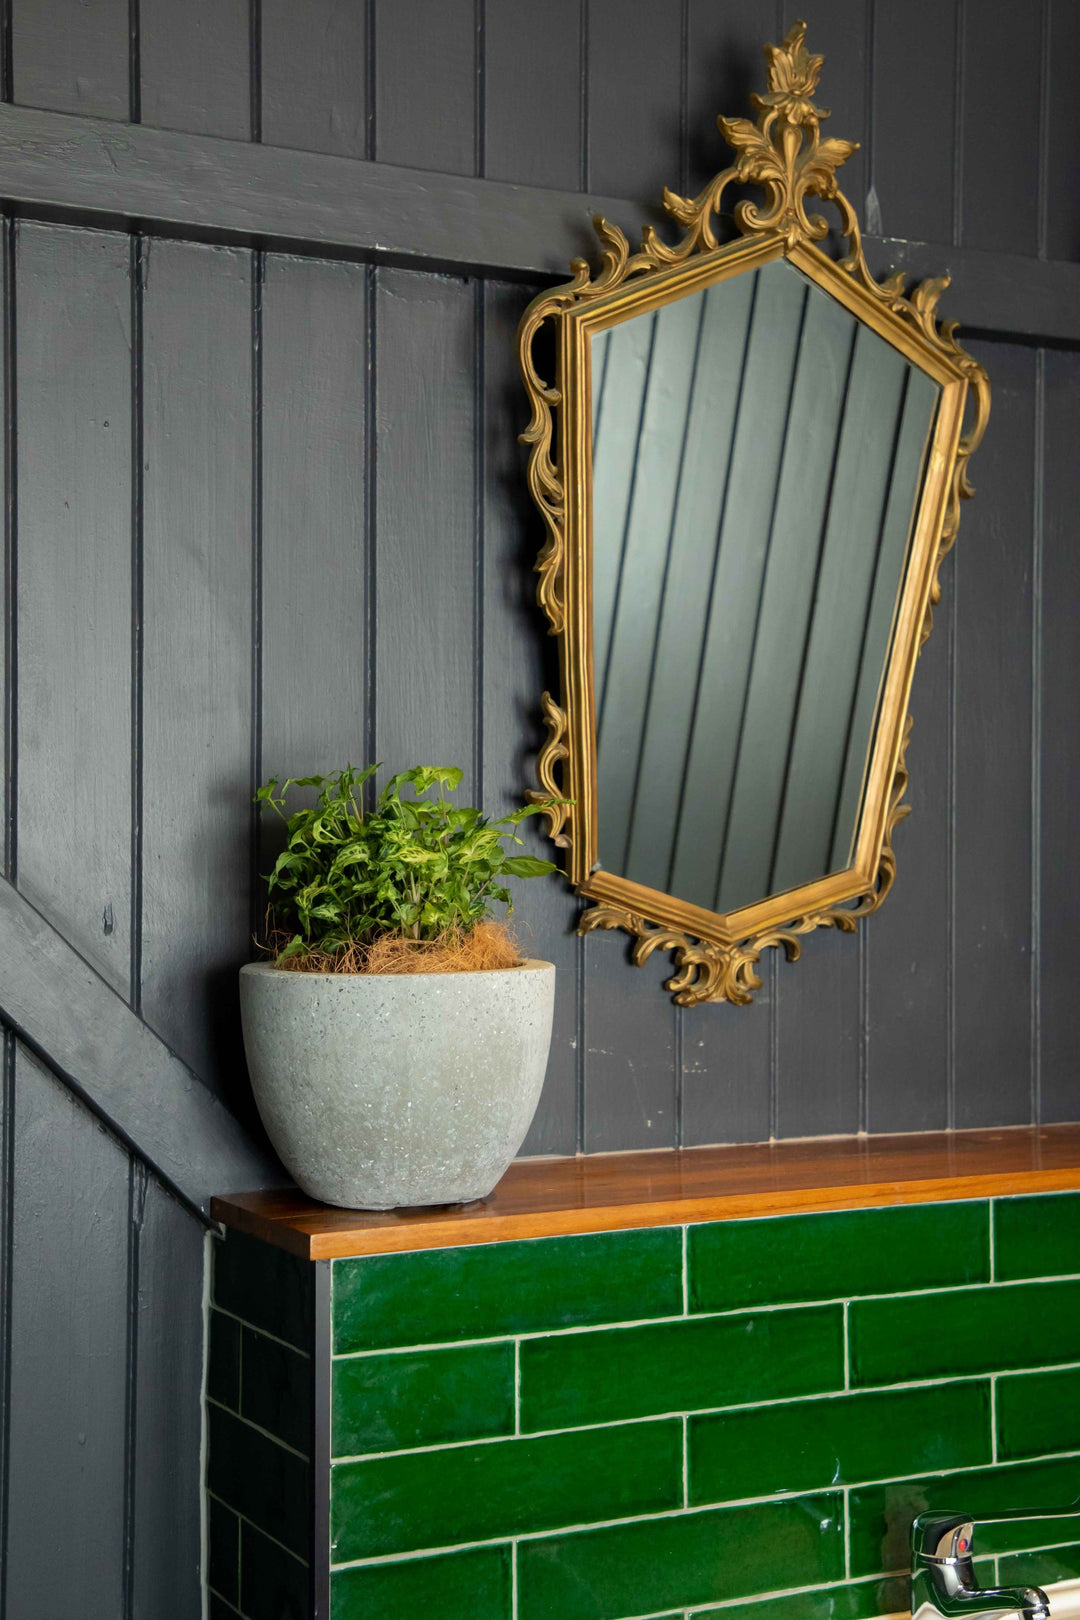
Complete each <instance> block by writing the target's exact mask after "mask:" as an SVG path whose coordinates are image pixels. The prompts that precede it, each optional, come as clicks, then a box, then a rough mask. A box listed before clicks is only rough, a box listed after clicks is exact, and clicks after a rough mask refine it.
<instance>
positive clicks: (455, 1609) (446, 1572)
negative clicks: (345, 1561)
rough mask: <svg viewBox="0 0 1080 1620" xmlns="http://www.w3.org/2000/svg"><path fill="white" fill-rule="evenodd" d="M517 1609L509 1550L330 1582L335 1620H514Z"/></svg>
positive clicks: (338, 1574) (413, 1563)
mask: <svg viewBox="0 0 1080 1620" xmlns="http://www.w3.org/2000/svg"><path fill="white" fill-rule="evenodd" d="M511 1603H512V1598H511V1589H510V1549H509V1547H477V1548H475V1549H474V1550H471V1551H469V1552H461V1553H444V1554H442V1555H441V1556H440V1557H438V1558H405V1559H401V1560H400V1561H399V1562H397V1563H393V1564H368V1565H366V1566H364V1567H363V1568H361V1569H338V1570H335V1571H334V1573H333V1575H332V1576H331V1577H330V1616H331V1620H510V1610H511Z"/></svg>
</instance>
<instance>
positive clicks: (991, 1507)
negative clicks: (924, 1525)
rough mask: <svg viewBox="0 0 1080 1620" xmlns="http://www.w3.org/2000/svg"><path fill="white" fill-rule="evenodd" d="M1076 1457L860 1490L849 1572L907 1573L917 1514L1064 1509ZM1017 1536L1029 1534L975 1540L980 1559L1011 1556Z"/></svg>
mask: <svg viewBox="0 0 1080 1620" xmlns="http://www.w3.org/2000/svg"><path fill="white" fill-rule="evenodd" d="M1076 1485H1077V1463H1076V1460H1075V1458H1061V1459H1056V1458H1055V1460H1054V1461H1053V1462H1043V1463H1022V1464H1020V1465H1016V1464H1013V1465H1010V1466H1006V1467H997V1468H980V1469H973V1470H972V1471H971V1472H970V1473H963V1474H939V1475H937V1476H936V1477H935V1478H930V1479H905V1480H898V1481H896V1482H894V1483H891V1484H886V1485H866V1486H860V1487H858V1488H857V1489H855V1490H853V1491H852V1492H851V1494H850V1498H849V1501H850V1514H851V1573H852V1575H853V1576H860V1575H875V1574H878V1573H880V1572H888V1571H890V1570H903V1569H907V1568H908V1561H909V1557H910V1550H909V1537H910V1534H911V1521H912V1519H913V1518H914V1517H915V1515H916V1513H923V1512H925V1511H926V1510H927V1509H929V1508H940V1509H943V1510H947V1511H948V1512H950V1513H970V1514H972V1515H975V1516H977V1515H979V1514H984V1515H989V1514H994V1513H1000V1512H1004V1511H1007V1510H1008V1509H1010V1508H1034V1509H1036V1510H1038V1511H1043V1510H1044V1509H1051V1508H1055V1507H1061V1506H1062V1505H1063V1504H1064V1503H1066V1502H1070V1501H1072V1499H1073V1498H1074V1497H1075V1496H1076ZM1018 1536H1030V1529H1028V1530H1027V1531H1024V1530H1023V1529H1019V1530H1018V1529H1016V1528H1012V1529H1011V1530H1003V1531H1000V1532H999V1533H998V1534H997V1535H996V1536H993V1537H992V1536H991V1535H990V1534H989V1533H988V1532H984V1533H982V1534H979V1535H977V1536H976V1545H975V1551H976V1553H978V1554H983V1555H985V1554H988V1553H996V1552H1011V1551H1014V1550H1016V1549H1017V1547H1018V1545H1022V1542H1020V1543H1018V1541H1017V1537H1018Z"/></svg>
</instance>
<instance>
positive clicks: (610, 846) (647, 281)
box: [519, 23, 990, 1004]
mask: <svg viewBox="0 0 1080 1620" xmlns="http://www.w3.org/2000/svg"><path fill="white" fill-rule="evenodd" d="M805 33H806V29H805V25H804V24H802V23H796V25H795V27H794V28H793V29H792V30H791V32H790V33H789V34H788V36H787V38H786V39H785V41H784V43H783V45H781V46H768V47H766V52H765V55H766V59H767V61H768V66H769V91H768V93H767V94H765V95H762V96H755V97H754V98H753V100H754V104H755V106H756V107H757V109H758V115H757V119H756V122H755V123H751V122H750V121H749V120H747V119H741V118H737V119H726V118H721V119H719V121H718V122H719V126H720V129H721V131H722V133H723V135H724V137H725V139H726V140H727V142H728V144H729V145H730V146H731V147H732V148H733V149H734V151H735V154H736V156H735V161H734V163H733V164H732V165H731V167H730V168H728V169H725V170H724V171H723V173H721V174H719V175H717V176H716V178H715V179H714V180H713V181H712V182H711V183H710V184H709V185H708V186H707V187H706V189H705V190H704V191H703V192H702V193H701V195H700V196H699V197H697V198H696V199H694V200H693V201H689V200H687V199H684V198H682V197H676V196H674V195H673V194H672V193H670V192H665V194H664V206H665V208H666V209H667V211H668V213H669V214H671V215H672V216H673V217H674V218H675V219H676V220H678V221H679V223H680V224H681V225H683V226H684V227H685V230H684V234H683V236H682V239H681V240H680V241H679V242H678V243H677V244H675V245H674V246H669V245H667V244H666V243H665V242H664V241H663V240H661V238H660V237H659V236H658V235H657V233H656V232H655V230H654V229H653V228H652V227H647V228H646V229H645V231H644V232H643V234H642V245H641V248H640V250H639V251H637V252H636V253H631V252H630V249H629V244H628V242H627V240H626V238H625V237H624V236H623V234H622V232H621V231H619V230H617V229H616V228H615V227H613V226H611V225H609V224H608V223H607V222H606V221H604V220H603V219H599V218H598V219H597V220H596V221H595V224H596V230H597V233H598V235H599V237H600V240H601V242H602V244H603V267H602V269H601V271H600V272H599V274H597V275H596V276H593V275H592V274H591V272H590V270H589V267H588V265H587V264H585V263H584V262H583V261H580V260H578V261H575V263H574V264H573V265H572V266H571V268H572V270H573V279H572V280H571V281H570V282H568V283H566V284H565V285H564V286H561V287H556V288H555V289H553V290H552V291H550V292H545V293H542V294H541V295H540V296H539V297H538V298H537V299H535V300H534V301H533V303H532V304H531V305H530V307H529V309H528V310H527V311H526V313H525V316H524V317H523V320H522V323H521V328H520V332H519V344H520V357H521V366H522V372H523V376H524V379H525V385H526V388H527V389H528V392H529V396H530V399H531V403H532V411H533V414H532V420H531V422H530V424H529V428H528V430H527V432H526V433H525V434H524V435H523V436H522V437H523V439H524V441H525V442H526V443H527V444H529V445H530V446H531V456H530V462H529V485H530V489H531V491H532V494H533V497H534V499H535V500H536V502H537V504H538V506H539V508H540V510H541V512H542V514H543V517H544V520H545V523H546V526H547V541H546V544H545V546H544V548H543V550H542V552H541V554H540V558H539V561H538V564H537V567H538V570H539V574H540V585H539V593H538V594H539V600H540V603H541V605H542V607H543V609H544V611H545V612H546V614H547V617H548V619H549V621H550V627H551V632H552V634H554V635H556V636H557V637H558V638H559V646H560V669H561V681H562V690H561V693H560V697H559V701H558V702H556V701H555V700H554V699H553V698H552V697H551V696H550V694H548V693H545V694H544V717H545V720H546V723H547V728H548V740H547V742H546V744H545V746H544V748H543V750H542V751H541V755H540V761H539V778H540V782H541V786H542V790H543V792H542V796H543V797H544V798H549V797H551V796H555V797H560V798H563V799H565V800H566V801H569V802H567V803H564V804H562V805H560V806H559V807H558V809H557V810H553V811H552V810H549V811H548V815H549V818H550V823H551V827H550V830H551V834H552V836H553V837H554V838H555V841H556V843H557V844H559V845H561V846H562V847H563V848H565V849H566V850H567V871H568V875H569V877H570V880H571V882H572V883H573V884H574V885H575V887H576V888H577V889H578V891H579V892H580V893H581V894H582V895H585V896H587V897H588V898H589V899H591V900H592V901H593V902H594V904H593V906H592V907H591V908H590V909H589V910H587V911H586V912H585V913H584V915H583V918H582V922H581V927H582V930H583V931H588V930H590V929H593V928H623V929H626V930H627V931H628V932H629V933H630V934H631V935H633V936H634V939H635V944H634V948H633V955H634V959H635V960H636V961H637V962H638V963H639V964H640V963H642V962H644V961H645V960H646V958H647V957H648V956H650V955H651V954H652V952H653V951H655V950H657V949H659V950H667V951H671V952H673V954H674V957H675V961H676V972H675V974H674V976H673V977H672V978H671V979H670V980H669V981H668V987H669V988H670V989H671V990H672V991H673V992H674V994H675V999H676V1000H677V1001H679V1002H681V1003H683V1004H693V1003H695V1002H699V1001H707V1000H728V1001H735V1002H746V1001H749V1000H751V998H752V993H753V991H754V990H755V989H757V988H758V987H759V985H760V982H761V981H760V979H759V978H758V976H757V974H756V973H755V971H754V969H755V966H756V964H757V962H758V960H759V959H760V955H761V952H762V950H763V949H764V948H765V947H767V946H781V947H783V949H784V950H785V951H786V953H787V955H788V957H789V958H790V959H794V958H796V957H797V956H798V955H799V951H800V945H799V936H800V935H802V934H805V933H809V932H810V931H811V930H813V929H815V928H820V927H834V928H839V929H842V930H844V931H852V930H854V928H855V926H856V920H857V918H859V917H860V916H865V915H867V914H868V913H869V912H871V911H874V910H876V908H877V907H878V906H879V905H880V904H881V902H882V901H883V900H884V898H885V896H886V894H887V893H888V890H889V887H890V885H891V883H892V880H893V874H894V859H893V854H892V848H891V835H892V831H893V828H894V826H895V824H896V822H897V821H898V820H899V819H900V818H901V817H902V816H903V815H905V814H906V809H907V807H906V806H904V805H902V804H901V802H900V801H901V798H902V795H903V792H904V787H905V784H906V780H907V777H906V772H905V765H904V753H905V747H906V743H907V734H908V729H909V721H908V719H907V705H908V695H909V691H910V687H911V680H912V674H913V671H914V667H915V662H916V659H917V657H918V652H919V649H920V647H921V645H922V642H923V641H924V640H925V638H926V636H927V635H928V634H929V631H930V624H931V604H932V603H934V602H936V601H937V599H938V595H939V590H938V583H937V571H938V565H939V563H940V560H941V558H942V556H943V555H944V553H945V552H946V551H947V550H948V549H949V547H950V546H951V545H952V542H953V540H954V539H955V536H956V530H957V525H958V520H959V504H960V499H961V497H962V496H967V495H970V494H971V493H972V491H971V488H970V486H969V484H968V483H967V479H966V465H967V461H968V458H969V456H970V455H971V453H972V451H973V450H974V449H975V447H976V445H977V444H978V441H979V439H980V438H981V436H982V433H983V430H984V428H985V425H986V418H987V415H988V411H989V397H990V391H989V383H988V381H987V378H986V374H985V373H984V371H983V370H982V368H981V367H980V366H979V365H978V364H977V362H976V361H975V360H973V359H972V358H971V357H970V356H969V355H967V354H965V353H964V351H963V350H962V349H961V348H960V347H959V345H958V344H957V342H956V339H955V326H954V324H953V323H946V324H944V325H939V324H938V321H937V319H936V314H935V311H936V306H937V302H938V299H939V298H940V295H941V293H942V291H943V290H944V288H945V287H946V286H947V284H948V283H947V278H945V277H942V278H940V279H938V280H934V281H928V282H924V283H923V284H922V285H921V286H920V287H917V288H916V289H915V290H914V291H913V292H911V293H910V294H906V293H905V291H904V278H903V276H902V275H895V276H891V277H889V278H888V279H887V280H885V281H884V282H882V283H880V284H879V283H878V282H876V281H875V280H874V279H873V277H872V276H871V275H870V272H869V270H868V268H867V265H866V261H865V259H864V257H863V250H862V244H861V239H860V234H859V227H858V223H857V220H856V217H855V213H854V210H853V209H852V207H851V205H850V203H849V202H848V201H847V199H846V198H845V197H844V196H843V195H842V193H841V192H840V190H839V188H838V186H837V181H836V170H837V169H838V168H839V166H840V165H841V164H842V163H843V162H844V161H845V159H847V158H848V157H849V156H850V155H851V153H852V151H854V147H853V145H852V144H851V143H850V142H847V141H840V140H825V139H822V137H821V135H820V130H819V124H820V121H821V119H823V118H825V117H827V116H828V115H827V114H826V113H825V112H824V111H823V110H822V109H821V108H818V107H816V106H815V105H814V103H813V101H812V100H811V97H812V96H813V94H814V91H815V90H816V87H817V81H818V76H819V74H820V71H821V66H822V58H821V57H820V56H810V55H809V54H808V53H807V50H806V44H805ZM742 184H749V185H756V186H758V187H759V188H761V189H762V190H763V191H764V193H765V200H764V203H763V204H762V203H758V202H754V201H752V200H746V199H744V200H743V201H741V202H740V203H739V204H738V206H737V207H736V209H735V215H734V223H735V226H736V228H737V231H738V233H739V234H738V235H737V236H736V237H735V239H733V240H730V241H728V242H726V243H723V244H721V243H720V242H719V240H718V236H717V230H718V223H719V213H720V204H721V201H722V200H723V198H724V196H725V194H726V193H727V192H728V189H729V187H731V186H734V185H742ZM809 197H820V198H823V199H826V200H828V201H831V202H833V203H835V204H836V205H837V208H838V210H839V215H840V219H839V228H840V233H841V235H842V236H843V238H844V239H845V241H846V248H847V251H846V253H845V254H844V256H843V257H840V258H838V259H834V258H832V257H830V256H829V255H828V254H827V253H826V252H824V251H823V250H822V248H821V247H820V246H818V244H819V243H821V242H823V241H824V240H825V239H826V235H827V225H826V221H825V220H824V219H823V218H821V217H820V216H819V215H816V214H808V213H807V212H806V202H807V199H808V198H809ZM548 333H550V334H551V336H553V338H554V347H553V355H554V359H553V362H552V363H551V364H549V365H548V366H547V367H542V366H541V364H540V362H539V360H538V351H539V350H540V349H541V348H542V346H543V339H541V334H545V335H546V334H548ZM538 339H541V341H540V342H538ZM545 352H547V351H546V350H545ZM552 364H553V368H554V382H553V383H549V382H547V381H545V380H544V377H543V375H542V371H545V372H546V373H547V374H549V375H550V371H551V365H552ZM966 418H967V421H966V420H965V419H966ZM534 797H535V795H534Z"/></svg>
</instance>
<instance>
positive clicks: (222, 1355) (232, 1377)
mask: <svg viewBox="0 0 1080 1620" xmlns="http://www.w3.org/2000/svg"><path fill="white" fill-rule="evenodd" d="M242 1331H243V1330H242V1328H241V1326H240V1323H239V1322H237V1321H236V1320H235V1319H234V1318H233V1317H231V1316H225V1315H224V1314H223V1313H222V1312H221V1311H211V1312H210V1321H209V1350H208V1354H207V1360H206V1393H207V1394H208V1395H209V1397H210V1399H211V1400H212V1401H217V1402H218V1403H219V1404H220V1405H221V1406H227V1407H228V1408H229V1410H230V1411H231V1412H238V1411H239V1410H240V1334H241V1332H242Z"/></svg>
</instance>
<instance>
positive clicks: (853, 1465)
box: [690, 1379, 992, 1503]
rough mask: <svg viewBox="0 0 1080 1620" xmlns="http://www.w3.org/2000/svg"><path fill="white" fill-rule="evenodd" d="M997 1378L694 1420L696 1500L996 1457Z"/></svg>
mask: <svg viewBox="0 0 1080 1620" xmlns="http://www.w3.org/2000/svg"><path fill="white" fill-rule="evenodd" d="M991 1455H992V1453H991V1446H990V1382H989V1380H988V1379H987V1380H984V1381H982V1382H980V1383H977V1384H939V1385H937V1386H936V1387H931V1388H929V1389H902V1390H899V1389H898V1390H887V1391H885V1392H884V1393H882V1394H873V1395H842V1396H838V1397H834V1398H832V1399H829V1400H818V1401H793V1402H789V1401H785V1402H783V1403H782V1404H781V1405H779V1406H761V1407H757V1408H756V1409H749V1410H743V1411H737V1412H718V1413H716V1414H715V1415H711V1416H708V1417H696V1418H691V1420H690V1500H691V1501H692V1502H698V1503H704V1502H732V1501H736V1500H737V1499H739V1498H740V1497H744V1496H765V1495H767V1494H768V1493H769V1492H770V1491H814V1490H825V1489H827V1488H828V1487H829V1486H830V1485H851V1484H854V1483H856V1482H858V1481H862V1480H872V1479H882V1478H884V1477H886V1476H887V1475H889V1474H916V1473H928V1472H931V1471H936V1470H938V1469H945V1468H967V1467H970V1466H973V1465H975V1464H978V1463H988V1462H990V1460H991Z"/></svg>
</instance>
